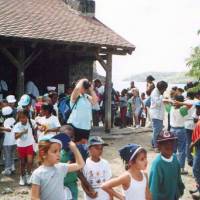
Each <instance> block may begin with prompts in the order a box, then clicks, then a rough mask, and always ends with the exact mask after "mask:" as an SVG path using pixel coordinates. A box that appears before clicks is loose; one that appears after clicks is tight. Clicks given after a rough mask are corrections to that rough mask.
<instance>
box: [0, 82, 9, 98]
mask: <svg viewBox="0 0 200 200" xmlns="http://www.w3.org/2000/svg"><path fill="white" fill-rule="evenodd" d="M7 95H8V85H7V83H6V81H4V80H0V99H4V98H5V97H6V96H7Z"/></svg>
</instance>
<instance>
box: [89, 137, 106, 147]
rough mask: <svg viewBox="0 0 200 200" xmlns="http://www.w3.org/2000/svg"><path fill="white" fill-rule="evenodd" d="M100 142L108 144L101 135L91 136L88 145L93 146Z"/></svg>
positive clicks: (104, 144)
mask: <svg viewBox="0 0 200 200" xmlns="http://www.w3.org/2000/svg"><path fill="white" fill-rule="evenodd" d="M98 144H101V145H103V146H108V144H106V143H105V142H104V141H103V140H102V138H101V137H99V136H91V137H90V138H89V140H88V147H91V146H94V145H98Z"/></svg>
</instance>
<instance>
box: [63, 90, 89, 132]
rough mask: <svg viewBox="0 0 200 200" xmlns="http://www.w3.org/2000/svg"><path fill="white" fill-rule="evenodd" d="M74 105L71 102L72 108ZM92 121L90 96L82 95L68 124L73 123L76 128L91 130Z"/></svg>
mask: <svg viewBox="0 0 200 200" xmlns="http://www.w3.org/2000/svg"><path fill="white" fill-rule="evenodd" d="M73 105H74V103H72V102H71V101H70V106H71V108H72V107H73ZM91 121H92V104H91V102H90V101H89V99H88V95H87V94H84V95H80V97H79V99H78V101H77V103H76V105H75V106H74V108H73V110H72V113H71V115H70V117H69V119H68V121H67V122H68V123H71V124H72V125H73V126H74V127H76V128H80V129H84V130H90V129H91Z"/></svg>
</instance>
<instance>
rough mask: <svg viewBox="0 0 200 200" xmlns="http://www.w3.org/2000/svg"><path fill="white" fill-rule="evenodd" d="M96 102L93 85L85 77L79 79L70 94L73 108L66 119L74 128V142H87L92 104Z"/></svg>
mask: <svg viewBox="0 0 200 200" xmlns="http://www.w3.org/2000/svg"><path fill="white" fill-rule="evenodd" d="M89 94H90V95H89ZM96 103H97V96H96V93H95V92H94V90H93V86H92V85H91V84H90V83H89V81H88V80H87V79H81V80H79V81H78V83H77V85H76V87H75V88H74V90H73V92H72V94H71V99H70V106H71V108H73V109H72V113H71V115H70V117H69V119H68V123H69V124H71V125H72V126H73V127H74V130H75V142H81V143H87V140H88V138H89V135H90V130H91V121H92V105H95V104H96Z"/></svg>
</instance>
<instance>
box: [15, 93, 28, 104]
mask: <svg viewBox="0 0 200 200" xmlns="http://www.w3.org/2000/svg"><path fill="white" fill-rule="evenodd" d="M30 102H31V98H30V96H29V95H27V94H24V95H22V96H21V98H20V101H19V102H18V105H19V106H28V105H29V104H30Z"/></svg>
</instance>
